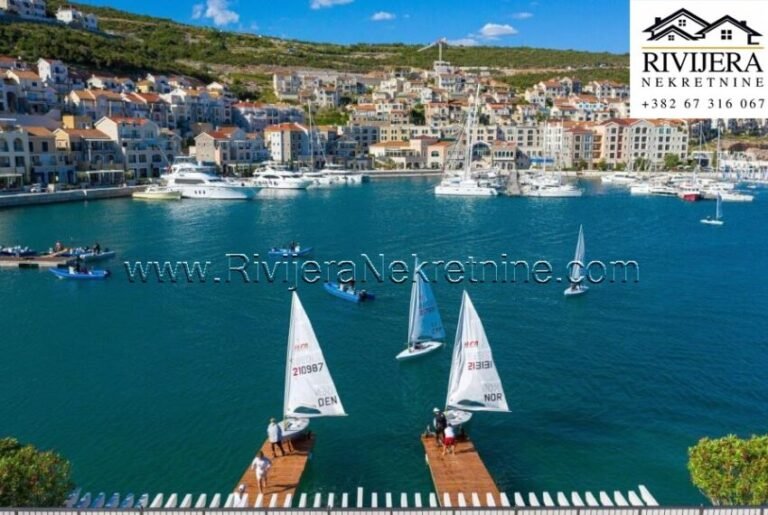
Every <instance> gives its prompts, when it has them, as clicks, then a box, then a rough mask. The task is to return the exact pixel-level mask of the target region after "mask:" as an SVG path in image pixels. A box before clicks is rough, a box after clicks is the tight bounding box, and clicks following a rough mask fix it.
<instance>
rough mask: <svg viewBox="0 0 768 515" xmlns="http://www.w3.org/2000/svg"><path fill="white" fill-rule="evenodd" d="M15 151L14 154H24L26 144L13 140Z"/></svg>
mask: <svg viewBox="0 0 768 515" xmlns="http://www.w3.org/2000/svg"><path fill="white" fill-rule="evenodd" d="M13 151H14V152H24V143H22V141H21V140H20V139H18V138H17V139H15V140H13Z"/></svg>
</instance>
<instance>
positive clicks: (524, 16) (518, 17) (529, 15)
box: [512, 12, 533, 20]
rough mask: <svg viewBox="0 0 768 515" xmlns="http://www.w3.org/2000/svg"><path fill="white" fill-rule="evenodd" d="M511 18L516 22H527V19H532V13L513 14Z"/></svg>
mask: <svg viewBox="0 0 768 515" xmlns="http://www.w3.org/2000/svg"><path fill="white" fill-rule="evenodd" d="M512 18H514V19H516V20H527V19H528V18H533V13H529V12H520V13H515V14H513V15H512Z"/></svg>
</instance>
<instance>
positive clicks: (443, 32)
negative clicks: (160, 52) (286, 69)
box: [81, 0, 629, 60]
mask: <svg viewBox="0 0 768 515" xmlns="http://www.w3.org/2000/svg"><path fill="white" fill-rule="evenodd" d="M81 1H83V2H84V3H88V4H94V5H102V6H109V7H114V8H117V9H122V10H125V11H130V12H134V13H140V14H148V15H151V16H160V17H164V18H172V19H173V20H176V21H178V22H182V23H190V24H196V25H205V26H211V27H217V28H220V29H222V30H235V31H240V32H250V33H255V34H262V35H267V36H276V37H283V38H290V39H300V40H304V41H316V42H331V43H343V44H347V43H384V42H387V43H391V42H396V43H412V44H420V43H424V44H426V43H430V42H432V41H435V40H437V39H439V38H446V39H448V41H449V42H451V43H454V44H463V45H495V46H531V47H539V48H558V49H576V50H591V51H609V52H616V53H625V52H627V51H628V48H629V5H628V4H629V2H627V1H626V0H581V1H574V0H386V1H384V0H172V1H167V0H166V1H163V0H160V1H158V0H81ZM445 57H446V58H447V59H449V60H450V50H448V51H447V52H446V56H445Z"/></svg>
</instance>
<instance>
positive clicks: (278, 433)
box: [267, 417, 285, 458]
mask: <svg viewBox="0 0 768 515" xmlns="http://www.w3.org/2000/svg"><path fill="white" fill-rule="evenodd" d="M267 436H268V437H269V443H270V445H271V446H272V457H273V458H277V452H275V447H278V448H279V449H280V455H281V456H285V449H283V429H282V428H281V427H280V424H278V423H277V422H275V419H274V417H273V418H270V419H269V425H268V426H267Z"/></svg>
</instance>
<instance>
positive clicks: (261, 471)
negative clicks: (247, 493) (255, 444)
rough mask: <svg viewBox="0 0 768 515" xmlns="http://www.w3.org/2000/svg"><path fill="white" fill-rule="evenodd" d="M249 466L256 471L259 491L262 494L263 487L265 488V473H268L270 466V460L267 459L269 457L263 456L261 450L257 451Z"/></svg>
mask: <svg viewBox="0 0 768 515" xmlns="http://www.w3.org/2000/svg"><path fill="white" fill-rule="evenodd" d="M251 467H252V468H253V470H254V471H255V472H256V481H257V482H258V484H259V493H260V494H263V493H264V489H266V488H267V474H268V473H269V469H270V468H271V467H272V462H271V461H269V458H267V457H266V456H264V453H263V452H261V451H259V453H258V454H257V455H256V458H254V460H253V464H251Z"/></svg>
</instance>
